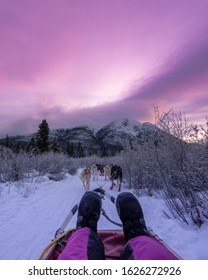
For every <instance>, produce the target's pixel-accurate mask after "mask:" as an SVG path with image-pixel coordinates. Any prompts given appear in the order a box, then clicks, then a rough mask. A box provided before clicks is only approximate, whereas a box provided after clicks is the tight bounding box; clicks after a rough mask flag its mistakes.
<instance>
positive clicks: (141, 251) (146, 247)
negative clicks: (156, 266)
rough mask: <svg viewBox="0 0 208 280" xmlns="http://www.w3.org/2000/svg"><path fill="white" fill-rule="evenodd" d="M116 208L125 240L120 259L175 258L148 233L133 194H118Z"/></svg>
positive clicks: (139, 206) (140, 209)
mask: <svg viewBox="0 0 208 280" xmlns="http://www.w3.org/2000/svg"><path fill="white" fill-rule="evenodd" d="M116 208H117V212H118V215H119V217H120V219H121V221H122V224H123V231H124V237H125V241H126V245H125V247H124V249H123V250H122V253H121V258H122V259H136V260H167V259H168V260H173V259H176V257H175V256H174V255H173V254H172V253H171V252H170V251H169V250H168V249H167V248H166V247H165V246H164V245H163V244H161V243H160V242H159V241H157V240H155V239H154V238H152V237H150V236H149V235H148V231H147V228H146V224H145V220H144V215H143V211H142V208H141V205H140V203H139V201H138V200H137V198H136V197H135V196H134V195H133V194H131V193H127V192H125V193H121V194H119V195H118V197H117V200H116Z"/></svg>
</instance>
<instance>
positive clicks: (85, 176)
mask: <svg viewBox="0 0 208 280" xmlns="http://www.w3.org/2000/svg"><path fill="white" fill-rule="evenodd" d="M90 178H91V172H90V168H84V169H83V170H82V172H81V173H80V179H81V181H82V183H83V185H84V187H85V190H86V191H87V190H89V188H90Z"/></svg>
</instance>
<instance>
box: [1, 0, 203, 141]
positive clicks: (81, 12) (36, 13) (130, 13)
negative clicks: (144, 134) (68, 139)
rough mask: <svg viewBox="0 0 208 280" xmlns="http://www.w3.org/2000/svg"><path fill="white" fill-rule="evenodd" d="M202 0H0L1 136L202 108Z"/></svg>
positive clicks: (197, 118) (197, 115) (197, 114)
mask: <svg viewBox="0 0 208 280" xmlns="http://www.w3.org/2000/svg"><path fill="white" fill-rule="evenodd" d="M207 11H208V1H207V0H176V1H172V0H154V1H153V0H105V1H98V0H31V1H28V0H18V1H16V0H0V55H1V59H0V136H2V137H4V136H5V135H6V134H8V135H15V134H26V133H30V132H34V131H37V129H38V125H39V123H40V122H41V120H42V119H47V121H48V123H49V126H50V128H62V127H63V128H67V127H72V126H75V125H83V124H88V125H91V126H94V127H96V128H99V127H101V126H102V125H104V124H107V123H108V122H109V121H111V120H114V119H122V118H129V119H133V120H137V121H140V122H144V121H150V122H154V110H153V105H156V106H158V107H159V108H160V110H161V111H163V110H169V109H170V108H174V109H175V110H176V111H177V110H180V111H182V112H185V113H186V114H187V116H188V117H189V118H190V120H193V121H194V122H201V123H204V122H205V117H206V116H207V115H208V114H207V111H208V110H207V109H208V37H207V34H208V19H207Z"/></svg>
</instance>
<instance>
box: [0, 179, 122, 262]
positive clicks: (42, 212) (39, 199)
mask: <svg viewBox="0 0 208 280" xmlns="http://www.w3.org/2000/svg"><path fill="white" fill-rule="evenodd" d="M98 183H102V181H99V182H98ZM97 187H98V184H97V183H96V182H92V183H91V188H92V189H93V188H97ZM83 194H84V188H83V186H82V183H81V182H80V180H79V178H77V176H74V177H70V176H69V177H68V178H67V179H66V180H63V181H60V182H53V181H47V182H44V183H41V184H40V186H39V187H38V189H37V190H36V193H35V195H33V196H31V197H29V198H22V197H18V198H17V199H16V200H15V203H13V202H14V201H13V200H12V199H11V200H9V201H7V203H5V204H4V205H1V214H0V221H1V232H4V233H6V234H4V235H3V236H2V237H1V252H0V259H37V258H38V257H39V255H40V253H41V250H42V249H44V247H45V246H46V245H47V244H48V243H49V241H50V240H51V239H52V238H53V236H54V233H55V231H56V230H57V229H58V228H59V226H60V225H61V224H62V222H63V220H64V219H65V217H66V216H67V214H68V213H69V211H70V210H71V208H72V207H73V206H74V205H75V204H76V203H78V202H79V201H80V199H81V197H82V195H83ZM110 204H112V203H111V202H110V201H106V200H105V201H103V207H104V208H105V210H106V211H107V212H108V214H109V216H111V218H113V216H115V213H114V212H115V206H114V205H113V204H112V205H110ZM8 208H9V211H8ZM112 213H113V215H112ZM117 221H118V222H119V220H118V219H117ZM75 225H76V214H75V215H74V217H73V218H72V220H71V221H70V223H69V225H68V228H70V227H75ZM98 227H99V228H109V222H108V221H107V220H106V219H105V218H104V217H101V218H100V220H99V223H98ZM11 228H12V230H11ZM113 228H116V226H113ZM14 239H15V240H16V241H15V244H14V242H13V240H14ZM3 244H6V246H3ZM40 248H41V250H40Z"/></svg>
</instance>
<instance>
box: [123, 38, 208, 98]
mask: <svg viewBox="0 0 208 280" xmlns="http://www.w3.org/2000/svg"><path fill="white" fill-rule="evenodd" d="M201 86H203V87H205V88H206V89H208V40H203V41H201V43H200V42H197V41H196V42H191V43H190V44H188V45H186V46H185V47H184V48H183V49H182V50H181V51H180V52H179V53H178V54H177V55H176V54H175V55H174V56H172V57H171V58H169V60H168V61H167V62H166V64H165V65H163V69H161V71H160V72H159V73H158V74H157V75H155V76H154V77H150V78H149V79H148V80H147V81H146V82H145V83H144V84H143V85H142V86H140V85H139V86H138V87H137V88H136V87H135V88H134V89H133V90H130V92H129V97H128V98H127V100H137V99H139V100H152V101H153V100H158V101H159V100H169V101H174V100H177V99H178V98H181V97H183V96H185V97H188V96H190V94H195V95H196V94H197V91H195V92H194V93H193V89H195V88H197V87H201Z"/></svg>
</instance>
